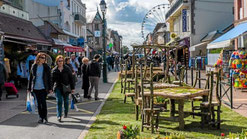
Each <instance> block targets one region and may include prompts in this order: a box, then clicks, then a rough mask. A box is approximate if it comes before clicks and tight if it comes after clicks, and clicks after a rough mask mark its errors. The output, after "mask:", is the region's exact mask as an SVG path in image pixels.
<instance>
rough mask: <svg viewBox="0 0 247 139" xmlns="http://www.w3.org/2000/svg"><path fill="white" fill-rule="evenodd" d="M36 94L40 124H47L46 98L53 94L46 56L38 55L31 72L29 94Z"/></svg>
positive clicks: (43, 54)
mask: <svg viewBox="0 0 247 139" xmlns="http://www.w3.org/2000/svg"><path fill="white" fill-rule="evenodd" d="M31 92H32V93H34V95H35V96H36V99H37V104H38V112H39V117H40V118H39V120H38V123H47V122H48V119H47V104H46V96H47V94H48V92H49V93H52V84H51V70H50V67H49V66H48V65H47V64H46V54H45V53H38V54H37V57H36V59H35V61H34V64H33V65H32V68H31V70H30V79H29V81H28V87H27V93H31Z"/></svg>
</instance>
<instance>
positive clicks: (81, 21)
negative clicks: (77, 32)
mask: <svg viewBox="0 0 247 139" xmlns="http://www.w3.org/2000/svg"><path fill="white" fill-rule="evenodd" d="M74 15H75V18H74V19H75V22H76V23H78V24H82V25H86V23H87V20H86V18H85V17H83V16H82V15H81V14H80V13H74Z"/></svg>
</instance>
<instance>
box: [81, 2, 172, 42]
mask: <svg viewBox="0 0 247 139" xmlns="http://www.w3.org/2000/svg"><path fill="white" fill-rule="evenodd" d="M81 1H82V2H83V3H85V4H86V7H87V12H93V11H96V9H97V6H98V5H99V3H100V0H81ZM106 3H107V6H108V10H107V24H108V28H111V29H114V30H117V31H118V33H119V34H120V35H122V36H123V45H127V46H130V44H132V43H141V42H142V41H143V39H142V38H141V23H142V21H143V18H144V16H145V14H146V13H147V12H148V11H149V10H150V9H152V8H153V7H154V6H157V5H159V4H164V3H168V2H167V0H106Z"/></svg>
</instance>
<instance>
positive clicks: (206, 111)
mask: <svg viewBox="0 0 247 139" xmlns="http://www.w3.org/2000/svg"><path fill="white" fill-rule="evenodd" d="M214 75H216V85H215V93H216V95H215V96H216V101H214V100H213V96H214V95H213V92H214V85H213V84H214ZM220 75H221V70H219V71H218V72H216V73H214V72H211V82H210V84H211V85H210V93H209V96H208V101H207V102H202V103H201V104H200V107H201V126H202V127H204V125H205V124H208V125H209V126H210V125H212V126H213V127H215V126H217V129H220V123H221V120H220V113H221V110H220V109H221V100H220V95H219V81H220V79H219V78H220ZM215 108H216V109H215ZM215 112H216V114H215ZM216 115H217V116H216ZM216 117H217V119H216Z"/></svg>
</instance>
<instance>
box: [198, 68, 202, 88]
mask: <svg viewBox="0 0 247 139" xmlns="http://www.w3.org/2000/svg"><path fill="white" fill-rule="evenodd" d="M198 78H199V88H201V67H199V69H198Z"/></svg>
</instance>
